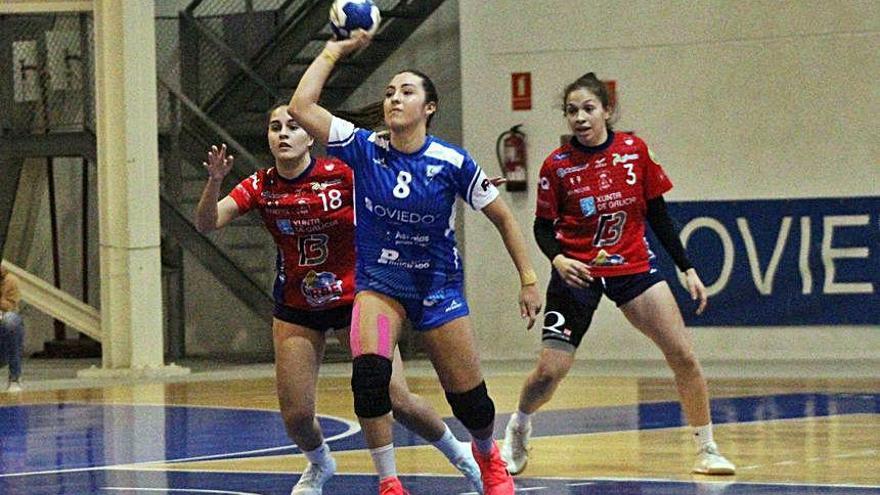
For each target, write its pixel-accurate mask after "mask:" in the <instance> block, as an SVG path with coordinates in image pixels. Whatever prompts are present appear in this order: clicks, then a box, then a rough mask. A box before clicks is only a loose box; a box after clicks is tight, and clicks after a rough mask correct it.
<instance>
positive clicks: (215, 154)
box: [196, 144, 240, 234]
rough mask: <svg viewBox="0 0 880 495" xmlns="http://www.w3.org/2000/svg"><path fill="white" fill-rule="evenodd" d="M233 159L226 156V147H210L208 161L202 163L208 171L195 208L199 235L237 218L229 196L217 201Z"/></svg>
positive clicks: (233, 203)
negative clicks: (206, 180) (206, 179)
mask: <svg viewBox="0 0 880 495" xmlns="http://www.w3.org/2000/svg"><path fill="white" fill-rule="evenodd" d="M233 160H235V157H233V156H232V155H228V156H227V155H226V145H225V144H224V145H222V146H221V147H220V148H219V149H218V148H217V147H216V146H211V151H209V152H208V161H206V162H202V165H204V167H205V169H206V170H207V171H208V182H207V183H206V184H205V189H203V190H202V196H201V198H199V205H198V206H197V207H196V229H198V231H199V232H201V233H203V234H204V233H206V232H211V231H212V230H216V229H220V228H223V227H225V226H226V224H228V223H229V222H231V221H233V220H235V219H236V218H237V217H238V216H239V214H240V213H239V211H238V205H236V204H235V201H234V200H233V199H232V198H230V197H229V196H227V197H225V198H223V199H222V200H221V201H217V199H218V198H219V197H220V186H221V184H222V183H223V178H224V177H226V174H228V173H229V171H230V170H231V169H232V162H233Z"/></svg>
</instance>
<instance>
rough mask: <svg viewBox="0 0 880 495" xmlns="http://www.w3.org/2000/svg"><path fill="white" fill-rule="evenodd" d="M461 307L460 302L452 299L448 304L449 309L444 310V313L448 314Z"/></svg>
mask: <svg viewBox="0 0 880 495" xmlns="http://www.w3.org/2000/svg"><path fill="white" fill-rule="evenodd" d="M461 306H462V304H461V302H460V301H459V300H458V299H453V300H452V302H451V303H449V307H447V308H446V309H445V310H444V313H449V312H450V311H455V310H456V309H458V308H460V307H461Z"/></svg>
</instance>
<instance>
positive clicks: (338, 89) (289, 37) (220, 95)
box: [181, 0, 443, 150]
mask: <svg viewBox="0 0 880 495" xmlns="http://www.w3.org/2000/svg"><path fill="white" fill-rule="evenodd" d="M206 3H207V2H206V1H202V0H196V2H194V3H193V4H192V5H190V7H188V8H187V9H186V10H184V11H183V12H182V13H181V63H182V72H183V73H189V74H192V73H199V74H204V73H206V72H207V70H206V69H205V68H203V67H200V66H199V63H200V60H196V59H195V58H194V57H192V56H187V55H186V54H195V53H204V52H205V51H206V50H207V51H209V52H210V51H214V52H216V53H219V54H222V55H223V56H224V57H225V58H226V61H227V65H226V68H227V70H228V68H229V67H232V70H231V72H229V75H228V78H227V80H226V82H225V83H224V84H223V85H222V86H221V87H220V89H219V90H216V91H214V92H212V93H211V94H210V95H208V94H204V93H205V91H203V90H202V89H201V88H198V87H197V86H196V85H193V81H191V80H190V81H189V82H187V81H183V89H184V92H185V93H186V94H187V95H188V96H191V97H192V95H196V97H195V98H193V99H194V100H197V101H202V102H203V103H202V105H201V108H202V109H203V110H204V111H205V113H206V114H207V115H209V116H210V117H211V118H212V119H214V120H215V121H217V122H223V123H224V126H225V127H226V128H227V129H228V130H229V131H230V132H232V133H233V135H234V136H236V137H237V138H239V140H240V142H242V144H244V145H246V146H248V147H249V148H251V149H252V150H254V149H262V148H265V144H264V143H265V138H264V134H265V132H264V130H265V112H266V110H267V109H268V108H269V107H270V106H271V105H272V104H274V103H276V102H279V101H286V100H287V99H289V98H290V95H291V94H292V93H293V91H294V89H295V88H296V85H297V84H298V83H299V79H300V77H302V74H303V73H304V72H305V69H306V68H307V67H308V65H309V64H310V63H311V62H312V60H313V59H314V57H315V56H316V55H318V54H319V53H320V51H321V49H323V46H324V43H325V42H326V41H327V40H328V39H329V38H330V36H331V35H330V29H329V27H328V21H327V19H328V14H327V11H328V8H329V4H330V2H329V1H328V0H299V1H286V2H284V4H283V5H281V6H280V7H279V9H278V11H277V15H276V18H277V19H278V20H279V22H278V25H277V27H276V29H275V34H274V35H273V36H271V37H269V39H268V41H267V42H266V43H265V44H264V45H263V46H261V47H260V48H259V49H258V50H256V52H255V53H254V54H253V55H252V56H250V57H246V54H239V53H237V52H236V50H235V49H234V48H233V45H232V41H231V40H230V41H227V39H228V36H227V37H226V38H224V37H223V36H221V35H219V34H217V29H214V30H212V29H211V28H210V27H208V26H207V25H205V24H204V23H203V22H202V21H200V19H199V18H198V17H196V16H195V15H194V12H195V11H196V10H198V8H201V7H204V6H205V4H206ZM442 3H443V0H377V1H376V4H377V5H378V6H379V8H380V10H381V12H382V24H381V26H380V28H379V31H378V32H377V33H376V35H375V37H374V38H373V42H372V43H371V44H370V46H368V47H367V48H366V49H364V50H362V51H361V52H359V53H357V54H355V56H353V57H351V58H347V59H344V60H342V61H340V62H339V64H338V68H337V70H336V71H335V72H334V73H333V75H332V76H331V78H330V80H329V81H328V82H327V84H326V85H325V88H324V91H323V94H322V104H324V105H325V106H327V107H328V108H330V109H336V108H338V107H339V106H340V105H341V104H342V103H343V102H344V101H345V100H346V98H348V97H349V96H350V95H351V94H352V93H353V92H354V91H355V90H356V89H357V88H358V86H359V85H360V84H361V83H362V82H363V81H364V80H365V79H366V78H367V77H368V76H369V75H370V74H372V73H373V72H374V71H375V70H376V69H377V68H378V67H379V66H381V65H382V63H383V62H384V61H385V60H386V59H387V58H388V57H389V56H390V55H391V53H393V52H394V50H396V49H397V48H398V47H399V46H400V45H401V43H402V42H403V41H404V40H405V39H406V38H408V37H409V36H410V35H411V34H412V33H413V32H414V31H415V30H416V29H417V28H418V27H419V26H420V25H421V24H422V23H423V22H424V21H425V19H427V18H428V17H429V16H430V15H431V14H432V13H433V12H434V11H435V10H436V9H437V8H438V7H439V6H440V5H441V4H442ZM193 33H198V34H199V35H200V36H201V38H198V39H197V40H196V39H195V38H193V36H192V35H193ZM193 43H199V44H200V45H201V46H198V47H194V46H192V44H193ZM206 45H210V46H206Z"/></svg>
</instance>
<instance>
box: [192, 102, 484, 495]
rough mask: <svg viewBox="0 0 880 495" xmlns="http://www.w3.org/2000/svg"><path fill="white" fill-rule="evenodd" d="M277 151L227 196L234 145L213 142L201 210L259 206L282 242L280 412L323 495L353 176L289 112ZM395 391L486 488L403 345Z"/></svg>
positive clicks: (414, 425) (348, 266) (350, 288)
mask: <svg viewBox="0 0 880 495" xmlns="http://www.w3.org/2000/svg"><path fill="white" fill-rule="evenodd" d="M268 138H269V148H270V150H271V151H272V155H273V156H274V157H275V166H274V167H270V168H268V169H261V170H258V171H257V172H255V173H254V174H253V175H251V176H250V177H248V178H247V179H245V180H243V181H242V182H241V183H239V184H238V185H237V186H236V187H235V188H234V189H233V190H232V192H230V193H229V195H228V196H226V197H225V198H223V199H222V200H220V201H218V198H219V194H220V185H221V183H222V181H223V178H224V177H225V176H226V175H227V174H228V173H229V171H230V170H231V168H232V163H233V157H232V156H231V155H227V153H226V146H225V145H223V146H221V147H220V148H218V147H216V146H214V147H212V149H211V151H210V152H209V153H208V161H207V162H205V163H204V166H205V168H206V169H207V171H208V182H207V184H206V185H205V189H204V191H203V192H202V196H201V199H200V200H199V205H198V207H197V210H196V224H197V227H198V229H199V231H201V232H210V231H212V230H215V229H220V228H223V227H224V226H226V225H227V224H228V223H229V222H231V221H232V220H234V219H235V218H237V217H239V216H241V215H244V214H245V213H247V212H249V211H251V210H257V211H258V212H259V213H260V215H261V216H262V218H263V221H264V223H265V225H266V228H267V229H268V230H269V233H270V234H272V237H273V238H274V240H275V243H276V245H277V247H278V258H277V262H276V265H277V266H276V268H277V276H276V279H275V287H274V298H275V310H274V314H273V316H274V318H273V323H272V333H273V340H274V346H275V375H276V381H277V388H278V399H279V402H280V405H281V414H282V417H283V419H284V424H285V427H286V429H287V432H288V434H289V435H290V438H291V439H293V441H295V442H296V444H297V446H299V448H300V450H302V451H303V452H304V453H305V456H306V457H307V458H308V460H309V465H308V467H307V469H306V470H305V472H303V475H302V476H301V477H300V480H299V482H298V483H297V484H296V486H295V487H294V488H293V491H292V492H291V493H292V495H320V494H321V492H322V487H323V485H324V483H325V482H326V481H327V480H328V479H330V478H331V477H332V476H333V474H334V472H335V471H336V462H335V461H334V460H333V458H332V457H331V455H330V450H329V448H328V446H327V444H326V442H325V441H324V438H323V435H322V433H321V428H320V426H319V425H318V422H317V421H316V418H315V395H316V387H317V380H318V370H319V367H320V364H321V359H322V357H323V355H324V345H325V339H326V332H327V331H329V330H334V331H335V334H336V337H337V338H338V339H339V342H340V343H342V345H343V346H345V347H349V326H350V324H351V312H352V303H353V300H354V262H355V258H354V255H355V248H354V212H353V208H354V207H353V199H352V196H353V174H352V171H351V169H349V168H348V166H347V165H346V164H344V163H343V162H341V161H339V160H336V159H328V158H314V157H312V156H311V154H310V152H309V148H310V146H311V145H312V142H313V139H312V138H311V137H310V136H309V135H308V134H306V132H305V131H304V130H303V129H302V128H300V127H299V125H297V123H296V122H295V121H294V120H293V118H292V117H291V116H290V115H289V114H288V113H287V105H286V104H284V105H279V106H277V107H275V108H274V109H273V110H272V111H271V113H270V116H269V129H268ZM393 358H394V359H393V373H392V380H391V386H390V390H391V397H392V404H393V409H394V419H396V420H397V421H399V422H400V423H401V424H403V425H404V426H406V427H407V428H408V429H410V430H411V431H413V432H415V433H417V434H418V435H420V436H421V437H423V438H425V439H426V440H428V441H430V442H431V443H432V444H433V445H434V446H435V447H437V448H438V449H439V450H440V451H441V452H443V454H444V455H445V456H446V457H447V458H448V459H449V461H450V462H451V463H452V464H453V465H454V466H455V467H456V468H457V469H458V470H459V471H461V472H462V474H464V475H465V476H466V477H467V478H468V481H470V483H471V484H472V485H473V487H474V488H475V489H476V490H477V491H478V492H480V493H482V482H481V479H480V471H479V467H478V466H477V464H476V461H475V460H474V458H473V455H472V454H471V451H470V448H469V445H468V444H466V443H463V442H459V441H458V440H457V439H456V438H455V436H453V434H452V432H451V431H450V430H449V428H448V427H447V426H446V424H445V423H444V422H443V420H442V419H441V418H440V416H439V415H438V414H437V412H436V411H435V410H434V409H433V408H432V407H431V406H430V405H429V404H428V403H427V401H425V400H424V399H422V398H421V397H419V396H417V395H415V394H413V393H412V392H410V391H409V389H408V388H407V385H406V380H405V379H404V376H403V361H402V360H401V358H400V352H399V351H396V352H395V354H394V357H393Z"/></svg>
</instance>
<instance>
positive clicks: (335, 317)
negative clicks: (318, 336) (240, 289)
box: [272, 303, 351, 332]
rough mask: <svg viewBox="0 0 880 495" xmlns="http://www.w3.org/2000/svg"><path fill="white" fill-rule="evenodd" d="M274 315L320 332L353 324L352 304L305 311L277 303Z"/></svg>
mask: <svg viewBox="0 0 880 495" xmlns="http://www.w3.org/2000/svg"><path fill="white" fill-rule="evenodd" d="M272 316H274V317H275V318H278V319H279V320H281V321H285V322H287V323H293V324H294V325H300V326H303V327H306V328H311V329H312V330H317V331H318V332H326V331H327V330H339V329H341V328H348V327H349V326H351V305H350V304H346V305H345V306H339V307H336V308H330V309H324V310H318V311H304V310H302V309H296V308H291V307H290V306H285V305H283V304H278V303H276V304H275V311H273V312H272Z"/></svg>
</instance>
